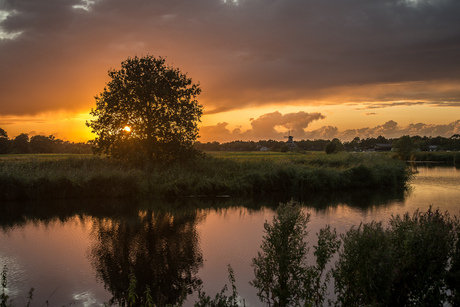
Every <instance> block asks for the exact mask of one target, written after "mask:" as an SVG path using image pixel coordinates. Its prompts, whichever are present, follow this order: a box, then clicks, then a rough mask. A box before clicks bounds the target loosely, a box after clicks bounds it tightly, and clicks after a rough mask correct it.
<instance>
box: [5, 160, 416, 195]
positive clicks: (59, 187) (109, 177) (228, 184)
mask: <svg viewBox="0 0 460 307" xmlns="http://www.w3.org/2000/svg"><path fill="white" fill-rule="evenodd" d="M409 178H410V174H409V172H408V170H407V168H406V166H405V164H404V163H402V162H400V161H396V160H394V159H391V158H389V157H387V156H385V155H379V154H369V153H358V154H347V153H342V154H337V155H326V154H294V153H287V154H277V155H272V154H266V155H263V154H262V155H261V154H259V153H254V154H251V153H245V154H233V155H232V154H207V155H206V156H205V157H202V158H198V159H196V160H193V161H190V162H188V163H178V164H174V165H170V166H151V167H149V169H148V170H147V169H143V168H135V167H130V166H128V165H125V164H123V163H120V162H118V161H114V160H110V159H107V158H104V157H99V156H92V155H89V156H88V155H81V156H79V155H72V156H67V157H65V156H56V157H52V156H43V155H41V156H34V155H30V156H25V157H24V156H21V157H14V156H11V157H5V156H3V157H0V199H3V200H13V199H62V198H98V197H101V198H141V199H142V198H162V197H176V196H202V195H209V196H215V195H229V196H258V195H266V194H270V193H283V194H292V195H293V196H294V195H299V194H302V193H311V192H321V191H331V190H346V189H363V188H365V189H371V188H385V189H395V188H404V187H405V185H406V183H407V181H408V180H409Z"/></svg>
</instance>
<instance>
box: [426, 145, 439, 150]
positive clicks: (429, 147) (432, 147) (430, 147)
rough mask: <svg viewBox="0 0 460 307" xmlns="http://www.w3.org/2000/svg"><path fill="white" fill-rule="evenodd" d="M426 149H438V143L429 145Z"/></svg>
mask: <svg viewBox="0 0 460 307" xmlns="http://www.w3.org/2000/svg"><path fill="white" fill-rule="evenodd" d="M428 150H429V151H438V145H429V146H428Z"/></svg>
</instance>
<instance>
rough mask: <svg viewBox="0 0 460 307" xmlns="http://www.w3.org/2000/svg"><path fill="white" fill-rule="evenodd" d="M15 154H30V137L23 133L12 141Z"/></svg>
mask: <svg viewBox="0 0 460 307" xmlns="http://www.w3.org/2000/svg"><path fill="white" fill-rule="evenodd" d="M11 150H12V152H13V153H30V144H29V135H28V134H27V133H21V134H20V135H18V136H17V137H15V138H14V139H13V140H12V141H11Z"/></svg>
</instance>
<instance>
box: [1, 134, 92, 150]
mask: <svg viewBox="0 0 460 307" xmlns="http://www.w3.org/2000/svg"><path fill="white" fill-rule="evenodd" d="M91 147H92V146H91V144H89V143H74V142H69V141H63V140H61V139H57V138H56V137H55V136H54V135H49V136H45V135H34V136H32V137H29V135H28V134H27V133H21V134H19V135H18V136H16V137H15V138H13V139H9V138H8V134H7V132H6V131H5V130H3V129H2V128H0V154H42V153H69V154H89V153H91V152H92V150H91Z"/></svg>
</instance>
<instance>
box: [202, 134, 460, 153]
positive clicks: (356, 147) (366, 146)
mask: <svg viewBox="0 0 460 307" xmlns="http://www.w3.org/2000/svg"><path fill="white" fill-rule="evenodd" d="M402 138H404V140H405V141H410V143H411V144H413V146H414V149H415V150H420V151H447V150H450V151H460V134H454V135H452V136H451V137H442V136H437V137H428V136H423V137H422V136H402V137H401V138H390V139H387V138H385V137H384V136H378V137H376V138H362V139H361V138H359V137H355V138H354V139H353V140H351V141H348V142H341V141H340V140H339V139H337V138H335V139H332V140H325V139H317V140H300V141H295V142H294V144H295V147H293V146H289V144H287V143H286V142H284V141H275V140H262V141H258V142H254V141H232V142H227V143H219V142H207V143H202V142H196V143H195V148H196V149H198V150H203V151H260V150H266V151H275V152H276V151H277V152H287V151H326V152H331V153H332V152H337V151H342V150H346V151H366V150H374V149H375V148H376V147H378V145H382V144H389V145H391V144H397V143H398V141H400V139H402ZM407 138H409V140H407ZM400 142H401V141H400Z"/></svg>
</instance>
